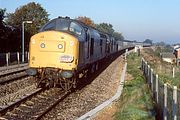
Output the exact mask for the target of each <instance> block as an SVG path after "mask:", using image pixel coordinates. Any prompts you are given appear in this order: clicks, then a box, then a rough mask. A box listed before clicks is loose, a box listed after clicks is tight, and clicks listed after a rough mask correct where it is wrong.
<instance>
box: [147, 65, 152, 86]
mask: <svg viewBox="0 0 180 120" xmlns="http://www.w3.org/2000/svg"><path fill="white" fill-rule="evenodd" d="M150 73H151V70H150V65H148V73H147V79H148V82H149V83H150V84H151V79H150Z"/></svg>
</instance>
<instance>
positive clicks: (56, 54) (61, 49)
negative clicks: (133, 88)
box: [27, 18, 82, 90]
mask: <svg viewBox="0 0 180 120" xmlns="http://www.w3.org/2000/svg"><path fill="white" fill-rule="evenodd" d="M81 31H82V30H81V28H80V26H78V24H77V23H76V22H72V21H70V19H65V18H56V19H54V20H52V21H50V22H49V23H47V24H46V25H44V27H42V29H41V30H40V32H39V33H38V34H35V35H34V36H32V37H31V40H30V49H29V52H30V61H29V68H30V69H28V70H27V73H28V74H29V75H32V76H35V78H36V79H37V83H38V86H40V87H42V86H50V87H54V86H56V85H60V86H61V87H62V88H63V89H65V90H69V89H70V88H71V87H72V86H73V85H75V84H76V80H75V78H76V77H75V71H76V70H77V66H78V58H79V42H78V37H76V36H78V34H81Z"/></svg>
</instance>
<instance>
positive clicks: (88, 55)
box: [85, 29, 91, 62]
mask: <svg viewBox="0 0 180 120" xmlns="http://www.w3.org/2000/svg"><path fill="white" fill-rule="evenodd" d="M90 42H91V35H90V31H89V29H87V30H86V44H85V45H86V61H87V62H89V59H90Z"/></svg>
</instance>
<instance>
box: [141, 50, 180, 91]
mask: <svg viewBox="0 0 180 120" xmlns="http://www.w3.org/2000/svg"><path fill="white" fill-rule="evenodd" d="M144 52H145V54H148V55H149V56H152V60H150V59H147V61H148V64H150V66H151V68H153V69H154V71H155V73H156V74H158V75H159V78H160V80H161V81H163V82H164V83H169V84H171V85H174V86H177V87H178V88H180V82H179V80H180V66H176V65H172V64H170V63H167V62H164V61H162V60H161V58H160V56H159V52H158V49H157V50H155V51H153V50H152V49H150V48H149V49H144ZM173 66H174V67H175V77H174V78H173V75H172V68H173Z"/></svg>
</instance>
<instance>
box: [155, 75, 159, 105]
mask: <svg viewBox="0 0 180 120" xmlns="http://www.w3.org/2000/svg"><path fill="white" fill-rule="evenodd" d="M158 87H159V86H158V74H156V102H157V104H158V100H159V96H158V95H159V91H158Z"/></svg>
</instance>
